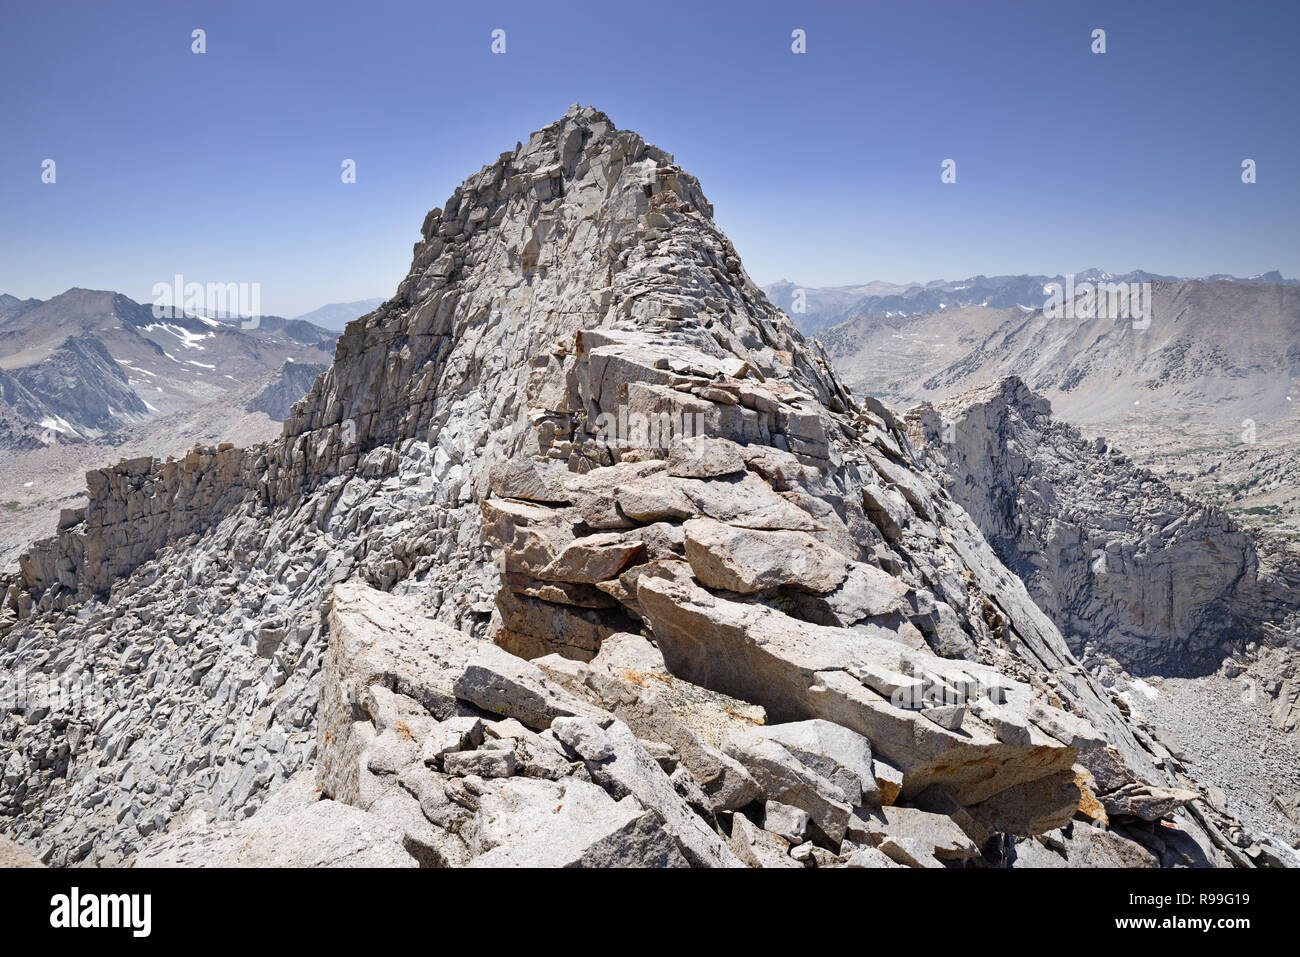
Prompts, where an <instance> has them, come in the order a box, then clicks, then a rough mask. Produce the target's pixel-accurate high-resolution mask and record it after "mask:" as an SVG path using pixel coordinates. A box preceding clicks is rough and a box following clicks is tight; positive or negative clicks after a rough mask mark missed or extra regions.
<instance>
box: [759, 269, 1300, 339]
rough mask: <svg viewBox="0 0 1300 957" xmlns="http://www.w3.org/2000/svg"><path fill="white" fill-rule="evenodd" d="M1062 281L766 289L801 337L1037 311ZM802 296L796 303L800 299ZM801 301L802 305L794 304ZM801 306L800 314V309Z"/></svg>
mask: <svg viewBox="0 0 1300 957" xmlns="http://www.w3.org/2000/svg"><path fill="white" fill-rule="evenodd" d="M1182 278H1186V277H1181V276H1161V275H1158V274H1156V273H1149V272H1146V271H1144V270H1141V269H1137V270H1134V271H1132V272H1127V273H1115V274H1112V273H1108V272H1105V271H1104V270H1101V269H1084V270H1082V271H1080V272H1077V273H1075V274H1074V280H1075V281H1076V282H1128V283H1132V282H1139V283H1141V282H1157V281H1159V282H1177V281H1178V280H1179V279H1182ZM1201 278H1202V279H1203V281H1205V282H1236V283H1246V282H1262V283H1273V284H1276V285H1286V286H1293V285H1296V284H1297V283H1300V280H1296V279H1284V278H1283V277H1282V274H1281V273H1279V272H1277V271H1276V270H1275V271H1273V272H1267V273H1263V274H1261V275H1259V276H1251V277H1250V278H1248V279H1241V278H1238V277H1236V276H1229V275H1227V274H1226V273H1216V274H1215V275H1212V276H1204V277H1201ZM1065 282H1066V277H1065V276H1030V275H1019V276H971V277H970V278H969V279H959V280H954V281H948V280H945V279H937V280H934V281H933V282H927V283H890V282H879V281H877V282H868V283H862V284H859V285H851V286H824V287H820V288H812V287H807V286H799V285H798V284H796V283H792V282H790V281H788V280H785V279H782V280H781V281H780V282H774V283H771V284H770V285H767V286H764V287H763V291H764V292H765V293H767V297H768V298H769V299H771V300H772V302H773V303H774V304H775V305H777V306H780V307H781V308H782V309H783V310H785V312H786V314H787V315H789V316H790V318H791V319H792V320H793V321H794V324H795V326H797V327H798V329H799V331H800V332H802V333H804V334H805V335H813V334H815V333H817V332H820V331H821V330H823V329H827V328H829V327H831V326H834V325H837V324H839V323H841V322H847V321H849V320H850V319H856V318H858V317H860V316H871V317H880V318H886V319H889V318H895V317H903V316H920V315H924V314H926V313H930V312H935V311H937V310H939V309H954V308H957V307H959V306H985V307H988V308H990V309H1014V308H1017V307H1019V308H1021V309H1024V310H1026V311H1029V310H1033V309H1037V308H1039V307H1041V306H1042V305H1043V303H1044V300H1045V298H1046V295H1047V294H1046V293H1045V292H1044V289H1043V287H1044V286H1047V285H1049V284H1050V283H1059V284H1061V285H1062V286H1064V285H1065ZM801 293H802V296H801V297H800V294H801ZM800 298H802V303H800V302H799V301H798V300H799V299H800ZM800 305H802V309H801V308H800Z"/></svg>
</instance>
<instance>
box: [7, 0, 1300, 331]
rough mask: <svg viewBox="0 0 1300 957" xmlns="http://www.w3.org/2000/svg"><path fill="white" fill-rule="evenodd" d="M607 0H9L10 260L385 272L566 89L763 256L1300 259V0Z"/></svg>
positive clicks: (1295, 271) (823, 272) (1260, 265)
mask: <svg viewBox="0 0 1300 957" xmlns="http://www.w3.org/2000/svg"><path fill="white" fill-rule="evenodd" d="M70 9H71V10H75V12H76V15H75V16H69V15H68V12H69V10H70ZM592 9H593V11H595V10H596V9H598V8H595V7H593V8H592ZM599 9H602V11H603V15H602V16H600V17H590V18H584V17H581V16H576V15H573V16H568V17H563V18H555V17H553V16H550V15H548V14H546V13H544V12H539V11H537V10H536V9H535V8H534V7H532V6H530V5H524V4H505V5H504V6H501V7H497V8H494V9H493V10H491V11H489V12H479V11H465V10H442V9H433V8H428V9H424V8H415V9H408V8H407V7H406V6H405V5H398V4H389V3H382V2H381V3H376V4H373V5H372V6H371V7H369V8H367V15H366V16H365V17H360V16H321V15H320V7H319V6H318V5H310V6H308V5H303V4H296V3H286V4H277V5H275V6H274V7H268V8H260V7H252V6H247V7H246V6H236V7H230V5H227V4H210V3H197V4H193V5H186V6H185V7H177V6H175V5H168V4H161V3H140V4H135V5H132V6H130V7H125V8H116V9H108V8H103V7H98V6H92V5H84V6H83V5H79V4H78V5H73V6H72V7H71V8H69V7H66V6H63V5H56V4H42V5H37V6H31V7H19V8H15V9H13V10H11V11H9V12H8V13H7V14H6V16H7V19H8V21H9V22H8V26H9V29H8V30H6V31H5V33H4V35H3V36H2V37H0V82H3V83H4V85H5V87H6V88H8V89H11V90H19V89H21V90H23V91H24V95H23V96H22V97H14V98H13V99H12V100H11V102H10V104H9V109H8V110H7V111H6V112H7V117H6V142H5V148H4V150H3V151H0V206H3V208H5V209H6V211H7V213H8V216H7V217H6V224H5V228H4V229H3V231H0V261H3V262H4V263H5V268H4V269H3V271H0V289H3V290H4V291H6V292H9V293H10V294H12V295H16V296H20V297H23V298H26V297H36V298H40V299H48V298H50V297H51V296H53V295H56V294H58V293H59V292H61V291H63V290H64V289H66V288H68V287H70V286H81V287H93V288H106V289H113V290H116V291H120V292H122V293H124V294H126V295H128V296H130V297H131V298H133V299H137V300H138V301H149V299H150V291H151V288H152V287H153V285H154V284H155V283H157V282H160V281H170V279H171V277H172V276H174V275H175V274H178V273H179V274H182V275H184V276H185V277H186V279H187V280H193V281H197V282H203V283H207V282H214V283H230V282H240V283H258V284H260V286H261V290H262V305H263V309H262V311H263V312H265V313H267V314H275V315H284V316H296V315H300V314H303V313H305V312H309V311H311V310H313V309H315V308H318V307H319V306H321V305H323V304H330V303H338V302H351V301H356V300H361V299H368V298H373V297H376V296H382V297H386V296H389V295H391V294H392V292H393V291H394V290H395V289H396V287H397V284H398V282H399V281H400V279H401V277H402V276H403V275H404V274H405V272H406V269H407V267H408V265H409V262H410V249H411V244H412V243H413V242H414V241H415V240H416V239H417V238H418V230H419V226H420V222H421V220H422V218H423V216H424V214H425V212H427V211H428V210H429V209H430V208H433V207H435V206H440V205H441V204H442V203H443V202H444V201H445V200H446V198H447V197H448V196H449V195H450V193H451V192H452V190H453V189H454V188H455V187H456V186H457V185H458V184H460V183H461V182H462V181H463V180H464V178H465V177H466V176H468V175H471V174H472V173H474V172H475V171H477V170H478V169H480V168H481V167H482V166H483V165H484V164H486V163H490V162H492V161H493V160H494V159H495V158H496V156H497V155H498V154H500V153H501V152H502V151H503V150H508V149H511V148H512V147H513V145H514V144H515V142H516V141H517V140H521V139H524V138H526V137H527V135H528V134H529V133H530V132H531V131H533V130H536V129H538V128H540V127H542V126H545V125H547V124H549V123H551V122H553V121H555V120H556V119H558V118H559V117H560V116H561V115H562V114H563V113H564V111H565V109H566V108H567V107H568V106H569V104H571V103H573V102H575V101H578V102H581V103H584V104H588V103H590V104H591V105H594V106H596V107H597V108H599V109H601V110H604V111H605V112H607V113H608V114H609V116H610V118H611V119H612V120H613V121H614V122H615V123H616V124H617V125H619V126H620V127H622V128H625V129H632V130H636V131H637V132H639V133H641V134H642V135H644V136H645V137H646V139H647V140H648V141H650V142H652V143H655V144H657V145H659V146H661V147H662V148H663V149H665V150H667V151H669V152H671V153H673V154H674V156H675V158H676V159H677V161H678V162H679V163H680V164H681V165H682V166H683V167H684V168H686V169H687V170H689V171H690V172H692V173H694V174H695V175H697V176H699V178H700V180H701V184H702V186H703V188H704V190H705V192H706V194H707V195H708V196H709V198H710V200H711V201H712V202H713V204H714V206H715V208H716V218H717V221H718V223H719V225H720V226H721V227H722V228H723V229H724V230H725V231H726V232H727V234H728V235H729V236H731V237H732V238H733V241H734V242H735V245H736V247H737V249H738V251H739V252H740V254H741V256H742V257H743V259H744V262H745V265H746V268H747V269H748V270H749V272H750V274H751V275H752V276H754V277H755V278H756V279H757V280H759V281H761V282H763V283H770V282H774V281H777V280H778V279H781V278H787V279H790V280H792V281H795V282H798V283H799V284H801V285H804V286H807V287H809V288H815V287H825V286H840V285H849V284H857V283H861V282H867V281H871V280H873V279H874V280H883V281H892V282H900V283H901V282H928V281H933V280H934V279H938V278H940V277H942V278H948V279H954V278H962V277H967V276H974V275H980V274H983V275H1004V274H1005V275H1018V274H1031V275H1036V274H1043V275H1057V274H1061V273H1063V272H1066V271H1069V270H1071V269H1073V270H1080V269H1084V268H1088V267H1096V266H1099V267H1101V268H1106V269H1111V268H1113V267H1117V266H1122V267H1125V268H1140V269H1144V270H1147V271H1150V272H1154V273H1161V274H1170V275H1180V276H1203V275H1208V274H1213V273H1230V274H1234V275H1238V276H1243V277H1247V276H1252V275H1257V274H1260V273H1264V272H1268V271H1270V270H1279V271H1281V272H1282V273H1283V274H1284V275H1286V276H1288V277H1291V276H1296V275H1300V237H1298V236H1297V230H1296V229H1295V227H1294V222H1293V211H1294V210H1295V209H1296V208H1300V176H1297V175H1296V173H1297V163H1296V156H1297V154H1300V131H1297V129H1296V125H1295V124H1294V123H1291V122H1289V121H1288V120H1287V117H1289V116H1290V111H1289V103H1288V97H1289V95H1290V93H1291V92H1292V91H1293V90H1295V89H1296V88H1297V87H1300V63H1297V62H1296V60H1295V58H1294V57H1293V56H1292V55H1291V51H1290V50H1289V43H1290V39H1289V38H1290V37H1291V36H1292V35H1293V34H1294V32H1295V31H1294V30H1293V29H1287V26H1288V25H1290V26H1295V25H1296V24H1297V22H1300V10H1297V8H1296V7H1295V6H1294V5H1289V4H1267V5H1261V6H1258V7H1252V8H1251V9H1250V10H1249V11H1248V12H1247V11H1243V13H1242V15H1241V16H1240V18H1239V19H1236V20H1234V21H1233V24H1232V26H1233V29H1231V30H1227V29H1224V25H1223V22H1222V21H1223V18H1224V14H1223V12H1222V10H1221V9H1216V8H1215V7H1213V6H1211V5H1208V4H1203V3H1177V4H1174V3H1152V4H1144V5H1142V6H1141V7H1140V8H1131V7H1130V5H1126V4H1120V3H1093V4H1088V5H1086V6H1084V5H1079V4H1059V5H1052V6H1051V7H1050V8H1036V7H1026V6H1024V5H1022V4H1016V3H1009V2H1008V3H994V4H990V5H987V6H982V7H980V8H978V9H976V8H972V7H970V5H968V4H960V3H940V2H936V3H926V4H914V5H909V7H908V8H906V9H903V10H876V9H864V8H861V7H859V6H857V5H851V4H819V5H814V6H807V7H801V8H798V9H790V8H785V7H781V6H777V5H756V6H747V7H746V8H745V16H743V17H737V16H736V15H735V12H734V10H731V9H729V8H728V7H727V6H722V5H720V6H717V7H704V6H701V5H686V4H674V3H668V4H667V5H666V6H661V7H660V8H659V10H660V14H659V15H661V16H662V17H663V18H664V19H665V21H666V22H679V23H683V24H689V25H690V29H677V30H674V31H673V32H672V33H671V42H665V35H664V34H663V33H662V32H661V31H646V30H643V29H640V28H639V27H638V24H640V23H641V19H642V13H641V11H639V10H638V9H636V8H629V9H627V10H622V9H619V10H603V8H599ZM993 24H997V27H996V28H994V27H993V26H992V25H993ZM195 29H203V30H204V31H205V34H204V42H205V50H206V52H204V53H202V54H196V53H194V52H192V46H193V43H194V41H193V40H192V32H193V30H195ZM496 29H501V30H504V31H505V37H506V41H505V42H506V52H505V53H504V54H494V53H492V51H491V46H492V42H493V39H492V31H493V30H496ZM796 29H799V30H803V31H805V33H806V50H807V52H806V53H802V54H796V53H794V52H792V49H791V45H792V39H791V33H792V31H794V30H796ZM1095 29H1104V30H1105V31H1106V52H1105V53H1093V52H1092V50H1091V46H1092V45H1093V43H1094V40H1093V39H1092V32H1093V31H1094V30H1095ZM611 35H613V36H618V37H619V38H620V40H619V42H618V43H611V42H609V40H608V38H609V37H610V36H611ZM108 36H112V37H113V38H114V39H113V41H112V42H111V43H109V42H105V39H104V38H105V37H108ZM728 77H732V78H734V80H735V81H736V82H734V83H731V82H727V81H726V78H728ZM503 104H504V105H503ZM47 159H53V160H54V161H55V163H56V174H57V175H56V180H55V182H54V183H46V182H42V174H43V166H42V164H43V163H44V162H45V160H47ZM947 159H952V160H954V161H955V162H956V174H957V176H956V182H955V183H942V182H941V181H940V174H941V172H942V170H941V164H942V163H943V161H944V160H947ZM1244 159H1252V160H1254V161H1255V163H1256V164H1257V181H1256V182H1255V183H1251V184H1246V183H1243V182H1242V179H1241V163H1242V162H1243V160H1244ZM345 160H353V161H354V162H355V163H356V182H355V183H343V182H342V180H341V168H342V164H343V162H344V161H345Z"/></svg>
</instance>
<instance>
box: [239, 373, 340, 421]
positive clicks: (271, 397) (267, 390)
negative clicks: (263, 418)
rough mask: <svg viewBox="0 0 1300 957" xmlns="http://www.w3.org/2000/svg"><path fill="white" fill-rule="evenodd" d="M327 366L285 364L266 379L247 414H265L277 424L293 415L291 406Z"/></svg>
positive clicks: (250, 403)
mask: <svg viewBox="0 0 1300 957" xmlns="http://www.w3.org/2000/svg"><path fill="white" fill-rule="evenodd" d="M327 368H329V367H328V366H322V365H316V364H315V363H311V362H286V363H285V364H284V365H282V366H280V368H279V369H277V370H276V371H275V372H273V373H271V375H270V376H269V377H268V378H267V382H266V385H265V386H264V387H263V388H262V390H261V391H260V392H258V393H257V395H255V396H254V397H253V398H252V400H251V401H250V402H249V403H248V411H249V412H265V413H266V414H267V415H268V416H270V417H271V418H272V419H275V420H276V421H277V422H279V421H283V420H284V419H287V418H288V417H289V416H290V415H292V414H293V404H294V403H295V402H297V401H298V400H299V399H301V398H302V397H303V396H304V395H306V394H307V392H308V390H310V389H311V384H312V383H313V382H315V381H316V377H317V376H318V375H320V374H321V373H322V372H324V371H325V370H326V369H327Z"/></svg>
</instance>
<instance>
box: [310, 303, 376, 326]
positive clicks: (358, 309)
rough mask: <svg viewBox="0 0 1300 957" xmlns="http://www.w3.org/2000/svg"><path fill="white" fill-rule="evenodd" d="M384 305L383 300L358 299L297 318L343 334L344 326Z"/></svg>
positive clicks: (329, 305) (323, 307)
mask: <svg viewBox="0 0 1300 957" xmlns="http://www.w3.org/2000/svg"><path fill="white" fill-rule="evenodd" d="M383 304H384V300H383V298H378V299H358V300H357V301H356V302H331V303H328V304H327V305H324V306H321V307H320V308H319V309H313V310H312V311H311V312H304V313H303V314H302V315H301V316H298V317H297V318H298V319H301V320H302V321H304V322H310V323H313V324H315V325H318V326H322V327H323V328H325V329H334V330H336V331H338V332H342V331H343V328H344V326H346V325H347V324H348V323H349V322H351V321H352V320H353V319H359V318H360V317H362V316H364V315H365V314H366V313H368V312H374V311H375V310H376V309H377V308H379V307H380V306H382V305H383Z"/></svg>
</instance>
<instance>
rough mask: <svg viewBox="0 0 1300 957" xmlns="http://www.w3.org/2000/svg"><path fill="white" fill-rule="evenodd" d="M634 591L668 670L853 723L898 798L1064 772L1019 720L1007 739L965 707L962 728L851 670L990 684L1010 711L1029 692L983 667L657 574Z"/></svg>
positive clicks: (965, 688) (1066, 751)
mask: <svg viewBox="0 0 1300 957" xmlns="http://www.w3.org/2000/svg"><path fill="white" fill-rule="evenodd" d="M637 598H638V601H639V602H640V604H641V607H642V609H643V611H644V613H645V615H646V618H647V620H648V621H649V624H650V627H651V629H652V630H653V632H654V636H655V640H656V642H657V644H658V647H659V649H660V651H662V652H663V655H664V660H665V662H666V663H667V665H668V667H669V669H670V670H671V671H672V673H673V674H674V675H678V676H680V677H682V678H685V679H686V680H688V681H691V682H694V683H695V684H700V685H703V686H705V687H707V688H713V689H715V690H718V691H722V692H724V693H726V694H730V695H734V696H736V697H739V698H743V699H745V700H747V701H753V702H756V703H758V704H761V705H763V706H764V707H765V708H767V710H768V713H769V715H771V717H772V718H773V719H775V720H776V721H778V722H780V721H792V720H804V719H808V718H824V719H826V720H828V721H831V722H833V723H835V724H839V725H843V726H845V727H847V728H850V729H852V730H854V731H856V732H857V733H859V734H861V735H862V736H863V737H865V738H867V739H868V740H869V741H870V742H871V747H872V751H873V754H877V753H878V754H879V755H880V756H881V757H883V758H885V759H886V760H888V761H889V762H890V763H891V764H893V765H895V766H896V767H898V768H899V769H900V770H902V772H903V775H904V781H903V792H902V793H903V796H904V797H906V796H907V795H908V794H911V793H917V792H919V791H921V790H923V789H924V788H925V787H927V786H929V785H930V784H935V783H939V784H942V785H943V786H944V787H945V788H946V789H947V790H948V791H949V793H951V794H952V795H953V796H954V797H955V798H956V799H957V800H958V801H959V803H961V804H963V805H970V804H977V803H980V802H983V801H987V800H989V799H990V798H992V797H993V796H994V795H996V794H997V793H998V792H1000V791H1003V790H1005V789H1007V788H1010V787H1013V786H1014V785H1017V784H1022V783H1024V782H1027V781H1033V780H1037V779H1038V778H1042V777H1047V776H1049V775H1052V774H1056V773H1058V772H1061V771H1068V770H1070V768H1071V767H1072V766H1073V764H1074V761H1075V758H1076V756H1077V754H1078V752H1077V751H1076V749H1074V748H1071V747H1067V746H1066V745H1063V744H1062V743H1061V742H1059V741H1057V740H1056V739H1055V738H1052V737H1050V736H1049V735H1047V734H1046V733H1045V732H1043V731H1041V730H1040V729H1039V728H1038V727H1037V726H1035V725H1032V724H1030V723H1029V722H1028V721H1027V720H1025V721H1024V722H1023V723H1021V724H1018V725H1016V726H1015V728H1014V731H1015V733H1016V738H1015V739H1013V740H1011V741H1004V740H1000V739H999V736H998V731H997V729H996V728H994V727H992V726H990V725H988V724H985V723H984V722H983V721H982V720H981V719H980V718H979V717H977V716H976V715H975V714H973V713H972V709H967V713H966V715H965V719H964V723H963V725H962V726H961V727H960V729H959V730H950V729H948V728H944V727H941V726H939V725H938V724H936V723H934V722H933V721H930V720H929V719H928V718H926V717H924V716H923V715H921V714H920V713H919V712H918V711H916V710H912V709H908V708H904V707H900V706H898V705H895V704H894V703H892V702H891V701H890V700H889V699H888V698H886V697H884V696H882V695H880V694H879V693H877V692H876V691H874V690H872V689H871V688H869V687H867V686H866V685H865V684H864V683H863V682H862V681H861V680H859V679H858V678H857V677H854V674H855V673H861V672H863V671H864V670H865V669H867V668H871V667H876V668H884V669H888V670H889V671H892V672H897V673H900V674H910V675H912V676H914V677H920V678H922V679H924V680H925V681H928V682H933V683H935V684H937V685H938V684H941V685H942V686H943V687H945V688H947V689H949V690H950V691H952V692H962V693H965V694H968V695H974V694H996V696H997V697H998V698H1000V699H1002V700H1003V702H1004V704H1003V705H1000V706H999V708H1000V709H1001V713H1005V714H1008V715H1012V716H1014V715H1018V714H1023V710H1024V709H1025V708H1026V707H1027V705H1028V703H1029V701H1030V700H1031V699H1032V691H1031V689H1030V688H1029V687H1028V686H1027V685H1023V684H1020V683H1018V682H1014V681H1011V680H1010V679H1007V678H1006V677H1005V676H1003V675H1001V674H999V673H998V672H996V671H995V670H994V669H992V668H988V667H986V666H982V665H978V664H975V663H973V662H968V661H952V660H948V659H943V658H939V657H937V656H935V655H933V654H931V653H928V652H924V651H919V650H916V649H913V648H909V647H907V646H905V645H903V644H900V643H899V642H897V641H893V640H890V638H889V637H888V636H889V634H890V633H889V632H888V631H887V630H886V629H883V628H882V629H879V630H878V636H877V635H876V634H873V633H872V632H871V631H870V630H866V631H864V630H863V629H862V628H861V627H858V628H855V629H852V630H849V629H842V628H828V627H823V626H818V625H812V624H809V623H807V622H803V621H799V620H797V619H794V618H791V617H789V616H787V615H784V614H782V613H780V612H779V611H776V610H775V609H771V608H766V607H762V606H756V605H749V604H742V603H739V602H734V601H729V600H726V599H723V598H720V597H718V596H715V595H712V594H710V593H709V592H707V591H705V590H704V589H702V588H699V587H698V586H695V585H692V584H691V583H689V582H682V581H669V580H667V579H663V578H652V577H642V578H640V579H638V582H637ZM786 803H789V802H786ZM1076 803H1077V802H1076Z"/></svg>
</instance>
